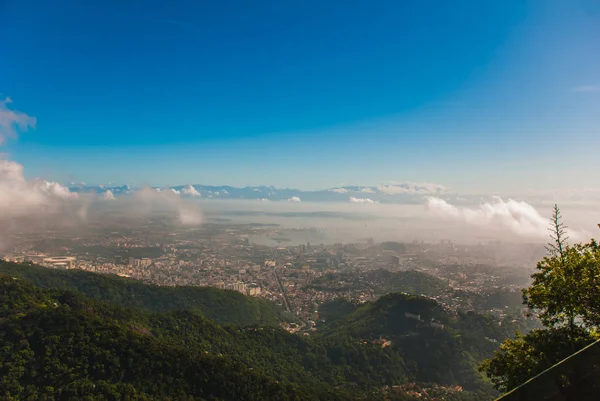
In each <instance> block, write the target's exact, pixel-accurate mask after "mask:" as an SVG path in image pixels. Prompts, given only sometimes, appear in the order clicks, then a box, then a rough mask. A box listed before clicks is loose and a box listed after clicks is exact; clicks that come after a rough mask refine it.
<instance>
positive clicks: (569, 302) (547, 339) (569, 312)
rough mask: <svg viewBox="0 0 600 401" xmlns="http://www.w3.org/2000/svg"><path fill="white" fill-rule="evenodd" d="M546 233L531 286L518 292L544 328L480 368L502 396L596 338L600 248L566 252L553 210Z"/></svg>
mask: <svg viewBox="0 0 600 401" xmlns="http://www.w3.org/2000/svg"><path fill="white" fill-rule="evenodd" d="M551 232H552V235H551V240H552V242H551V243H550V244H549V246H548V247H547V249H548V252H549V254H548V256H547V257H545V258H544V259H543V260H542V261H540V262H539V263H538V264H537V272H536V273H535V274H533V275H532V278H533V282H532V284H531V285H530V286H529V288H527V289H524V290H523V300H524V302H525V303H526V304H527V305H528V306H529V307H530V308H531V309H532V310H533V311H534V312H536V313H538V314H539V317H540V319H541V321H542V323H543V324H544V326H545V327H546V328H545V329H538V330H533V331H532V332H530V333H529V334H527V335H525V336H520V335H519V336H518V337H517V338H515V339H513V340H511V339H509V340H506V341H505V342H504V343H503V344H502V345H501V346H500V349H499V350H498V351H496V352H495V355H494V357H493V358H492V359H490V360H487V361H485V362H484V363H483V364H482V365H481V368H480V370H481V371H483V372H485V373H486V374H487V376H488V377H489V378H490V379H491V381H492V382H493V384H494V386H495V387H496V388H497V389H499V390H502V391H507V390H511V389H512V388H514V387H516V386H518V385H520V384H522V383H524V382H525V381H527V380H529V379H530V378H532V377H533V376H535V375H536V374H538V373H540V372H542V371H544V370H545V369H547V368H549V367H551V366H553V365H554V364H556V363H558V362H559V361H561V360H562V359H564V358H566V357H567V356H569V355H572V354H573V353H575V352H576V351H578V350H580V349H581V348H583V347H585V346H587V345H589V344H590V343H592V342H593V341H594V340H595V339H596V338H597V335H596V333H597V329H598V326H600V247H599V246H598V243H597V242H596V241H594V240H592V241H590V242H589V243H587V244H575V245H573V246H568V245H567V244H566V239H567V237H566V231H565V227H564V225H563V224H562V222H561V216H560V211H559V209H558V207H557V206H555V208H554V213H553V216H552V220H551ZM534 392H535V389H534Z"/></svg>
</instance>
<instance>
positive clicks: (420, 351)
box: [319, 294, 518, 397]
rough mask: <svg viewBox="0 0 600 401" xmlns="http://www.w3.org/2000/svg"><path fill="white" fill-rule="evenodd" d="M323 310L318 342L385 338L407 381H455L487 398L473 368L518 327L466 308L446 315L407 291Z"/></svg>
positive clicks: (482, 381)
mask: <svg viewBox="0 0 600 401" xmlns="http://www.w3.org/2000/svg"><path fill="white" fill-rule="evenodd" d="M327 308H328V309H327V312H328V313H329V314H330V315H333V316H335V318H334V319H333V320H331V321H326V322H324V323H322V324H321V326H320V334H319V335H320V336H322V338H323V341H325V342H331V343H335V342H337V341H340V339H343V338H352V339H356V340H359V341H366V342H373V341H375V342H382V339H385V340H386V341H389V342H388V343H387V345H388V348H386V349H389V350H390V354H391V355H395V356H396V357H398V358H399V359H400V360H402V361H404V369H405V374H406V375H408V376H409V377H411V380H415V381H418V382H434V383H439V384H443V385H454V384H459V385H461V386H463V387H464V388H465V389H467V390H471V391H473V392H475V393H478V394H480V395H481V396H489V397H491V396H493V395H494V394H496V393H495V392H494V391H493V390H492V389H491V386H490V384H489V382H488V381H487V379H486V378H485V377H484V376H483V375H482V374H481V373H480V372H478V371H477V366H478V365H479V363H480V362H481V361H482V360H483V359H485V358H488V357H489V356H490V355H492V353H493V351H494V350H495V349H497V347H498V343H497V342H501V341H503V340H504V339H506V338H508V337H510V336H513V335H514V333H515V329H516V328H518V327H516V326H514V325H513V326H509V327H499V326H498V323H497V322H496V321H494V320H493V319H491V318H489V317H486V316H482V315H479V314H476V313H472V312H470V313H456V314H451V313H448V312H447V311H445V310H444V309H443V308H442V307H441V306H440V305H439V304H438V303H437V302H436V301H435V300H431V299H428V298H424V297H421V296H414V295H407V294H387V295H385V296H383V297H381V298H380V299H378V300H377V301H376V302H373V303H366V304H364V305H360V306H356V307H354V308H351V307H349V305H346V304H344V303H341V302H338V303H337V304H333V305H332V304H330V305H327ZM332 308H333V309H334V312H332V311H331V309H332ZM344 312H345V313H346V314H345V316H342V315H343V313H344ZM496 341H497V342H496Z"/></svg>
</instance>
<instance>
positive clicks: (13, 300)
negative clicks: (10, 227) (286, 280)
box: [0, 264, 512, 401]
mask: <svg viewBox="0 0 600 401" xmlns="http://www.w3.org/2000/svg"><path fill="white" fill-rule="evenodd" d="M2 272H11V274H10V275H6V276H0V278H1V279H0V302H1V306H0V309H1V313H0V324H1V325H2V327H3V330H2V331H1V333H0V354H1V355H0V360H1V361H3V362H2V364H1V365H0V377H1V378H2V380H1V381H0V395H1V394H4V395H6V394H11V396H12V397H13V398H12V399H44V397H46V396H47V397H49V398H47V399H86V398H85V397H86V396H93V397H95V398H93V399H116V398H115V397H113V396H112V395H111V394H113V395H114V394H120V395H121V396H122V397H124V396H123V395H124V394H130V395H131V397H130V398H126V397H124V398H121V399H186V397H187V399H192V398H193V399H246V400H251V399H286V398H285V397H283V394H287V395H288V396H289V398H287V399H298V400H303V399H307V400H308V399H311V400H318V399H322V400H328V399H369V400H371V399H373V400H377V399H381V397H383V392H382V389H383V388H384V387H386V386H389V388H395V390H394V398H393V399H402V400H412V399H413V398H411V397H410V396H408V395H406V394H404V393H403V392H402V390H399V388H398V387H393V386H398V385H407V386H409V387H410V386H413V384H411V383H414V382H419V383H437V384H440V385H448V386H452V385H456V384H458V385H461V386H463V387H464V388H465V389H466V390H468V391H464V392H460V393H456V394H453V395H452V398H448V399H452V400H463V401H465V400H490V399H492V398H493V396H494V395H495V394H496V393H495V392H494V391H493V390H491V386H490V385H489V383H487V382H485V380H483V379H482V377H481V375H480V374H479V373H478V372H477V371H476V366H477V365H478V362H479V361H480V360H481V359H483V358H484V357H488V356H489V355H490V354H491V353H492V351H493V350H494V349H495V348H496V347H497V344H494V343H491V342H490V341H488V340H486V339H485V338H484V337H489V338H496V339H497V340H498V341H500V340H501V339H503V338H505V337H506V336H508V335H510V334H512V333H506V332H505V331H503V330H508V329H503V328H498V325H497V323H495V322H493V321H492V320H490V319H489V318H487V317H484V316H481V315H477V314H474V313H472V314H464V315H463V314H459V315H456V316H454V315H450V314H448V313H447V312H446V311H444V310H443V309H442V308H441V307H440V306H439V305H438V304H437V303H436V302H435V301H433V300H430V299H427V298H423V297H419V296H408V295H404V294H390V295H387V296H384V297H382V298H380V299H379V300H378V301H377V302H373V303H366V304H363V305H354V304H348V303H347V302H345V301H337V303H336V302H333V303H332V305H330V311H329V312H330V316H331V317H332V318H331V319H330V320H328V321H326V322H324V323H323V324H322V326H320V331H319V332H317V333H313V335H311V336H308V337H306V336H302V335H295V334H289V333H287V332H285V331H284V330H283V329H281V328H279V327H277V326H273V325H264V324H262V323H260V321H258V320H254V324H253V325H250V326H240V325H226V326H221V325H219V324H217V323H215V322H214V321H213V320H211V319H209V318H208V317H209V316H214V315H216V314H217V313H216V312H215V311H214V310H210V307H211V305H215V306H216V310H218V311H219V313H222V314H226V315H228V316H229V317H228V318H227V319H226V320H225V322H226V323H236V321H235V319H236V318H237V312H236V311H229V310H228V309H229V308H234V309H235V308H237V307H238V305H239V304H238V303H237V302H239V301H237V300H236V299H237V298H238V297H242V298H243V299H246V297H243V296H241V295H240V294H236V293H230V292H228V291H218V290H214V294H217V295H219V296H220V299H221V301H220V302H219V303H212V304H211V303H207V302H205V301H203V302H202V303H199V301H198V299H204V298H198V297H194V298H191V299H192V300H193V302H192V301H188V302H187V303H186V302H184V301H182V300H188V299H190V297H186V296H184V295H182V294H178V292H179V291H182V290H183V294H186V291H191V290H192V289H188V288H165V289H163V288H162V287H156V286H147V285H144V284H141V283H137V282H134V281H132V280H126V279H121V278H116V277H105V276H101V275H98V274H90V273H84V272H74V271H61V270H53V269H43V268H38V267H32V266H20V265H13V264H4V265H3V266H2V267H1V269H0V274H1V273H2ZM12 273H14V274H12ZM17 273H19V274H17ZM81 273H83V274H81ZM23 278H29V279H31V280H32V281H35V282H36V283H41V285H43V286H45V287H47V288H45V289H42V288H40V287H36V286H34V285H33V284H31V283H29V282H27V281H26V280H23ZM70 283H73V286H74V287H75V288H77V291H65V290H64V288H69V286H70V285H71V284H70ZM163 290H168V292H163ZM198 290H200V291H201V292H203V291H204V290H205V289H198ZM101 291H108V294H103V295H102V296H100V294H99V292H101ZM128 291H130V292H128ZM97 292H98V293H97ZM84 293H90V294H92V296H93V295H96V297H97V298H100V299H101V300H98V299H90V298H88V297H86V296H84ZM111 293H112V294H115V296H116V301H117V304H118V305H116V304H113V303H109V302H105V301H102V300H109V299H110V294H111ZM126 294H133V295H134V296H133V297H131V299H130V298H127V297H125V296H124V295H126ZM168 294H170V295H172V296H173V297H174V298H175V299H176V300H177V301H172V300H168V299H164V298H166V297H167V296H168ZM141 296H143V297H144V298H145V302H152V301H154V300H160V299H164V301H163V302H165V304H162V305H153V304H152V303H150V304H146V303H144V302H141V301H139V300H138V298H139V297H141ZM229 300H233V301H231V303H229V304H228V302H229ZM249 300H250V301H254V300H252V299H249ZM123 304H125V305H127V307H123V306H120V305H123ZM165 305H166V306H165ZM186 305H192V307H191V308H186ZM197 305H200V306H197ZM242 305H244V304H242ZM131 306H134V307H133V308H132V307H131ZM178 307H180V308H181V309H180V310H176V309H177V308H178ZM325 308H327V306H325ZM152 309H159V311H160V312H153V311H151V310H152ZM199 311H200V313H198V312H199ZM406 313H412V314H416V315H420V318H421V320H423V322H421V321H417V320H415V319H411V318H407V316H406V315H405V314H406ZM432 318H433V319H435V322H439V323H440V324H444V328H443V329H441V328H434V327H429V324H428V322H430V321H431V319H432ZM243 322H244V323H248V322H249V320H243ZM237 323H239V322H237ZM381 338H385V339H386V340H390V341H391V345H390V346H386V344H384V343H382V342H381V341H380V340H381ZM388 345H389V344H388ZM94 385H95V387H94ZM230 389H231V391H230ZM94 391H98V393H96V392H94ZM350 395H352V396H350ZM388 396H389V394H388ZM52 397H54V398H52ZM102 397H104V398H102ZM136 397H137V398H136ZM144 397H146V398H144ZM169 397H170V398H169ZM190 397H192V398H190ZM282 397H283V398H282ZM353 397H354V398H353ZM386 397H387V396H386ZM7 399H11V398H10V397H8V398H7ZM89 399H92V398H89Z"/></svg>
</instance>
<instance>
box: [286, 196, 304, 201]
mask: <svg viewBox="0 0 600 401" xmlns="http://www.w3.org/2000/svg"><path fill="white" fill-rule="evenodd" d="M288 202H302V199H300V198H299V197H297V196H292V197H291V198H289V199H288Z"/></svg>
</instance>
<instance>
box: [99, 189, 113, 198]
mask: <svg viewBox="0 0 600 401" xmlns="http://www.w3.org/2000/svg"><path fill="white" fill-rule="evenodd" d="M102 199H104V200H115V199H116V198H115V194H113V192H112V191H111V190H110V189H107V190H106V191H104V193H103V194H102Z"/></svg>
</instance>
